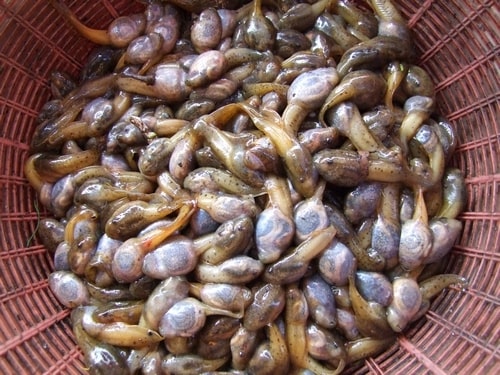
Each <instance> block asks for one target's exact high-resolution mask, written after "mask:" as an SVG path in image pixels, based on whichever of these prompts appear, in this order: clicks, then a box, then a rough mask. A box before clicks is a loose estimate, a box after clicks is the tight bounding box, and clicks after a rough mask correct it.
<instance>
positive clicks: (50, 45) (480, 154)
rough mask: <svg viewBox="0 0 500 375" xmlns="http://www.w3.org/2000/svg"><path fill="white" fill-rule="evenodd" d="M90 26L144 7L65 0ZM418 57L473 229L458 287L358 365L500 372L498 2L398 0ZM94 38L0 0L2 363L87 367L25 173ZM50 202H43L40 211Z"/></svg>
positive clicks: (35, 368) (38, 10)
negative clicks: (34, 139)
mask: <svg viewBox="0 0 500 375" xmlns="http://www.w3.org/2000/svg"><path fill="white" fill-rule="evenodd" d="M67 3H68V5H69V6H70V7H71V8H72V9H73V10H74V11H75V12H76V14H78V16H79V18H81V19H82V20H83V21H84V22H85V23H86V24H88V25H90V26H93V27H104V26H106V25H107V24H108V23H109V22H110V21H111V20H112V19H113V18H115V17H117V16H119V15H123V14H129V13H131V12H134V11H138V10H140V9H142V5H141V4H140V3H138V2H136V1H132V0H117V1H112V0H94V1H76V0H72V1H67ZM397 3H398V5H399V8H400V9H401V11H402V13H403V14H404V16H405V17H406V18H407V19H408V20H409V25H410V27H411V29H412V30H413V32H414V38H415V42H416V45H417V48H418V53H419V55H420V56H421V57H420V61H419V64H420V65H421V66H423V67H424V68H425V69H426V70H427V71H428V72H429V73H430V74H431V76H432V77H433V79H434V82H435V83H436V88H437V102H438V111H439V112H440V113H441V114H442V115H444V116H446V117H447V118H448V119H449V120H450V121H451V123H452V125H453V127H454V128H455V130H456V132H457V134H458V140H459V145H458V148H457V150H456V154H455V156H454V158H453V160H452V164H453V165H454V166H458V167H459V168H461V169H462V170H463V171H464V173H465V177H466V182H467V198H468V203H467V206H466V209H465V212H463V214H462V215H461V216H460V219H461V220H463V222H464V230H463V233H462V235H461V237H460V238H459V240H458V242H457V245H456V246H455V248H454V249H453V252H452V254H451V257H450V261H449V264H448V266H447V269H446V272H453V273H457V274H460V275H463V276H465V277H467V278H468V279H469V281H470V286H469V288H468V289H467V290H466V291H462V290H459V289H457V288H450V289H447V290H445V291H443V292H442V293H441V294H440V295H439V296H438V298H437V299H436V300H435V301H434V302H433V304H432V306H431V309H430V310H429V312H428V313H427V315H426V316H425V318H424V319H422V320H420V321H419V322H418V323H417V324H415V325H413V326H412V327H411V328H410V330H409V331H407V332H406V333H405V334H403V335H400V336H399V337H398V340H397V344H395V345H394V346H393V347H391V348H390V349H389V350H388V351H386V352H385V353H383V354H381V355H380V356H378V357H376V358H372V359H368V360H367V361H366V362H365V364H364V366H363V367H362V368H357V369H355V370H350V371H349V372H354V373H356V374H364V373H373V374H431V373H432V374H498V373H500V350H499V342H500V307H499V306H500V277H499V276H500V228H499V222H500V195H499V192H500V159H499V150H500V123H499V117H500V116H499V115H500V110H499V98H500V89H499V75H498V73H499V71H500V68H499V62H498V59H497V56H498V52H499V44H500V43H499V41H500V36H499V35H500V33H499V18H498V15H499V14H500V9H499V6H498V2H496V1H494V0H490V1H487V0H475V1H464V0H462V1H460V0H425V1H416V0H401V1H398V2H397ZM91 48H92V44H91V43H89V42H88V41H86V40H84V39H82V38H81V37H80V36H79V35H78V34H77V33H76V32H75V31H74V30H73V29H72V28H70V27H68V25H67V24H66V23H65V22H64V21H63V20H62V18H61V17H59V15H58V14H57V13H56V12H55V11H54V9H53V8H52V7H51V6H50V5H48V4H47V2H45V1H31V0H30V1H27V0H0V314H1V319H0V373H1V374H42V373H44V374H57V373H61V374H73V373H74V374H77V373H78V374H80V373H86V370H85V368H84V363H83V361H82V354H81V352H80V350H79V349H78V348H77V346H76V344H75V341H74V338H73V334H72V331H71V326H70V322H69V311H68V310H67V309H65V308H64V307H62V306H61V305H60V304H59V303H58V301H57V300H56V298H55V297H54V295H53V294H52V293H51V291H50V289H49V287H48V283H47V276H48V275H49V273H50V272H51V270H52V268H53V263H52V259H51V256H50V255H49V254H48V253H47V252H46V250H45V249H44V247H43V246H42V245H41V244H40V243H39V242H38V241H37V240H36V239H34V240H32V241H30V236H31V234H32V233H33V232H34V230H35V227H36V225H37V217H38V212H37V209H36V205H35V204H34V202H36V197H35V193H34V191H33V190H32V189H31V188H30V186H29V185H28V183H27V181H26V179H25V178H24V175H23V164H24V161H25V159H26V157H27V154H28V144H29V141H30V138H31V136H32V133H33V131H34V128H35V118H36V116H37V113H38V111H39V110H40V108H41V107H42V105H43V104H44V103H45V102H46V101H47V100H48V98H49V95H50V90H49V84H48V77H49V75H50V73H51V72H52V71H53V70H62V71H65V72H68V73H69V74H71V75H73V76H77V73H78V72H79V70H80V68H81V62H82V61H83V60H84V59H85V58H86V56H87V55H88V53H89V51H90V50H91ZM44 214H45V212H44V211H43V210H42V211H41V215H44Z"/></svg>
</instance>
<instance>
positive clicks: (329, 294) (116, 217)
mask: <svg viewBox="0 0 500 375" xmlns="http://www.w3.org/2000/svg"><path fill="white" fill-rule="evenodd" d="M50 2H51V3H52V5H53V6H54V7H55V8H56V9H57V10H58V11H59V13H60V14H61V15H62V16H63V17H64V18H65V19H67V21H69V22H70V23H71V24H72V25H73V26H74V27H75V28H76V29H77V30H78V31H79V32H80V33H82V34H83V35H84V36H85V37H87V38H88V39H90V40H91V41H93V42H95V43H98V44H100V45H101V47H99V48H97V49H96V50H95V51H94V52H93V53H92V54H91V55H90V57H89V59H88V61H87V62H86V63H85V65H84V68H83V70H82V74H81V77H80V78H79V79H78V80H73V79H71V78H70V77H68V75H67V74H65V73H64V72H54V73H53V75H52V76H51V79H50V83H51V89H52V92H53V100H51V101H49V102H48V103H46V105H45V106H44V108H43V110H42V112H41V113H40V115H39V117H38V121H39V124H38V126H37V129H36V131H35V133H34V136H33V139H32V143H31V153H30V157H29V159H28V160H27V162H26V166H25V173H26V177H27V178H28V180H29V182H30V184H31V185H32V186H33V188H34V189H35V190H36V191H37V193H38V197H39V200H40V201H41V203H42V204H43V205H44V207H45V208H46V210H47V211H48V212H49V213H50V217H45V218H43V219H42V220H41V222H40V228H39V233H38V234H39V237H40V239H41V240H42V242H43V244H44V245H45V246H46V247H47V249H48V250H49V251H51V252H53V254H54V266H55V271H54V272H53V273H52V274H51V276H50V278H49V283H50V287H51V289H52V291H53V293H54V294H55V295H56V296H57V298H58V299H59V301H60V302H61V303H62V304H63V305H64V306H66V307H68V308H71V309H73V311H72V315H71V319H72V323H73V329H74V333H75V337H76V340H77V342H78V344H79V346H80V347H81V349H82V351H83V353H84V355H85V360H86V363H87V365H88V368H89V372H90V373H91V374H107V375H112V374H136V373H144V374H202V373H207V374H209V373H210V374H216V373H217V374H274V375H279V374H312V373H316V374H339V373H340V372H342V371H343V369H344V368H346V367H347V366H350V365H352V364H353V363H356V362H359V361H360V360H362V359H363V358H366V357H369V356H372V355H376V354H378V353H380V352H381V351H383V350H385V349H386V348H388V347H389V346H391V345H392V344H393V343H394V342H395V338H396V335H397V334H398V333H399V332H402V331H403V330H404V329H405V328H406V327H407V326H408V325H409V324H410V323H411V322H413V321H415V320H417V319H419V318H420V317H422V316H423V315H424V314H425V312H426V311H427V309H428V308H429V305H430V301H431V299H432V298H433V297H434V296H436V295H437V294H438V293H440V291H441V290H442V289H443V288H446V287H448V286H449V285H451V284H460V285H462V286H465V284H466V281H465V280H464V279H463V278H461V277H459V276H457V275H452V274H443V273H442V270H443V259H445V257H446V255H447V253H448V252H449V250H450V249H451V248H452V246H453V244H454V243H455V241H456V239H457V238H458V236H459V235H460V233H461V228H462V225H461V223H460V221H458V220H457V219H456V218H457V216H458V215H459V214H460V212H461V211H462V209H463V207H464V204H465V189H464V186H465V185H464V179H463V176H462V173H461V172H460V171H459V170H457V169H455V168H450V167H447V163H448V161H449V160H450V158H451V156H452V154H453V151H454V148H455V146H456V137H455V134H454V132H453V129H452V127H451V126H450V124H449V123H448V122H447V121H446V120H445V119H443V118H441V117H439V116H437V115H436V113H435V92H434V85H433V83H432V81H431V79H430V77H429V76H428V74H427V73H426V72H425V71H424V70H423V69H422V68H420V67H418V66H416V65H415V64H414V62H415V56H414V51H415V49H414V47H413V45H412V42H411V36H410V31H409V29H408V27H407V25H406V22H405V20H404V19H403V17H402V16H401V15H400V13H399V12H398V10H397V9H396V7H394V5H393V4H391V2H390V1H376V0H372V1H367V2H366V3H365V2H354V1H350V0H337V1H334V0H331V1H330V0H319V1H316V2H312V1H309V2H301V1H294V0H283V1H263V2H262V3H261V1H259V0H254V1H252V2H250V3H247V4H241V2H240V3H238V8H237V9H228V8H224V7H223V6H224V5H227V6H230V5H231V4H232V5H235V4H236V3H237V2H230V1H226V2H224V1H211V2H210V1H208V2H207V1H189V2H188V1H168V2H167V1H164V2H162V1H155V0H149V1H142V2H143V3H145V10H144V12H143V13H138V14H133V15H130V16H123V17H119V18H117V19H115V20H114V21H113V22H112V23H111V24H110V25H109V27H108V29H106V30H94V29H90V28H88V27H87V26H85V25H83V24H82V23H81V22H80V21H79V20H78V18H77V17H76V16H75V15H74V14H73V13H72V12H71V11H70V10H69V8H68V7H67V6H66V5H64V3H63V2H62V1H57V0H52V1H50Z"/></svg>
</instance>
